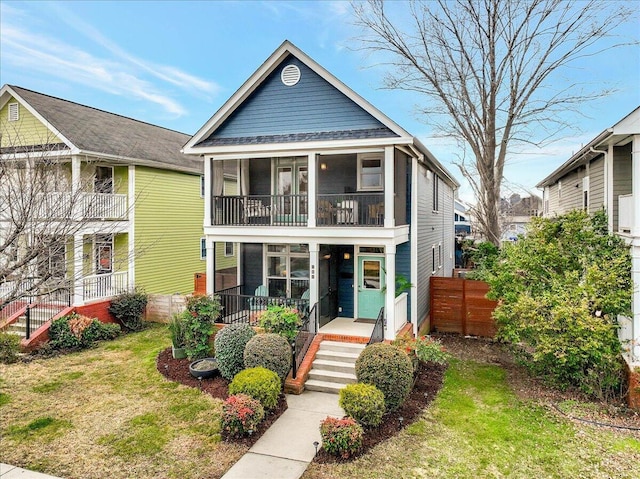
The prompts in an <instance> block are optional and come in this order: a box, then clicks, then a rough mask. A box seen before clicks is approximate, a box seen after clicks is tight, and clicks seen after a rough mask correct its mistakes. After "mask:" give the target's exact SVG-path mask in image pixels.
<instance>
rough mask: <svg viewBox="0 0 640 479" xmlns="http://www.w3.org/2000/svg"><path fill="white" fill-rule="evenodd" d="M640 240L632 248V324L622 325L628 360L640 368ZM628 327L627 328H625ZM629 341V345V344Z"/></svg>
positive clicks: (622, 337)
mask: <svg viewBox="0 0 640 479" xmlns="http://www.w3.org/2000/svg"><path fill="white" fill-rule="evenodd" d="M639 242H640V240H639V239H638V238H634V240H633V243H634V244H633V246H631V279H632V280H633V287H634V288H633V299H632V302H631V310H632V314H631V324H629V323H627V324H626V325H625V324H624V320H622V322H621V324H622V325H623V328H621V330H620V339H621V340H622V341H623V344H622V346H623V347H624V348H626V347H627V345H628V346H629V348H630V350H629V356H628V359H629V361H630V363H631V364H632V365H635V366H640V291H639V290H638V288H639V286H640V244H636V243H639ZM625 326H626V327H625ZM627 341H629V343H627Z"/></svg>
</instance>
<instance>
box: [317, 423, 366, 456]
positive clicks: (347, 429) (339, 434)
mask: <svg viewBox="0 0 640 479" xmlns="http://www.w3.org/2000/svg"><path fill="white" fill-rule="evenodd" d="M363 434H364V431H363V429H362V426H360V424H358V423H357V422H356V421H355V419H353V418H350V417H345V418H344V419H337V418H335V417H327V418H326V419H325V420H323V421H322V422H321V423H320V435H321V436H322V447H323V448H324V450H325V451H327V452H328V453H329V454H333V455H334V456H340V457H342V458H344V459H348V458H349V457H351V456H353V455H354V454H356V453H357V452H358V451H360V449H361V448H362V435H363Z"/></svg>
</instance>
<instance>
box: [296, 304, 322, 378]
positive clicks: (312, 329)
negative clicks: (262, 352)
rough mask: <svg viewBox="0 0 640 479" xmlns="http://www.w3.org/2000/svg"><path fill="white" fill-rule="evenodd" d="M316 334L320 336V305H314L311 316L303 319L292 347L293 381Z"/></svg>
mask: <svg viewBox="0 0 640 479" xmlns="http://www.w3.org/2000/svg"><path fill="white" fill-rule="evenodd" d="M316 334H318V303H316V304H314V305H313V307H312V308H311V310H310V311H309V314H307V315H306V317H303V318H302V326H300V330H299V331H298V335H297V336H296V339H295V340H294V341H293V343H292V345H291V346H292V347H291V354H292V361H291V364H292V367H293V371H292V374H291V376H292V377H293V379H295V378H296V377H297V375H298V369H300V365H301V364H302V361H303V359H304V357H305V356H306V354H307V351H309V346H311V343H312V342H313V338H315V337H316Z"/></svg>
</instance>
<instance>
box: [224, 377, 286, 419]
mask: <svg viewBox="0 0 640 479" xmlns="http://www.w3.org/2000/svg"><path fill="white" fill-rule="evenodd" d="M240 393H242V394H246V395H247V396H251V397H252V398H254V399H257V400H258V401H260V404H262V407H264V408H265V409H273V408H274V407H276V404H278V395H279V394H280V378H279V377H278V375H277V374H276V373H274V372H273V371H270V370H268V369H267V368H263V367H257V368H249V369H245V370H244V371H240V372H239V373H238V374H236V377H235V378H233V381H231V383H230V384H229V394H240Z"/></svg>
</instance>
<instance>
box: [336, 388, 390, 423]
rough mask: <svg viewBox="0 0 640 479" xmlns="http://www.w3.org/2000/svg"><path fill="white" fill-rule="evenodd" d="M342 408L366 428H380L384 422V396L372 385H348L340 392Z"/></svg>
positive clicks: (339, 401)
mask: <svg viewBox="0 0 640 479" xmlns="http://www.w3.org/2000/svg"><path fill="white" fill-rule="evenodd" d="M338 403H339V404H340V407H341V408H342V409H344V412H345V413H347V416H351V417H352V418H353V419H355V420H356V421H358V423H359V424H361V425H362V426H364V427H367V428H371V427H378V426H379V425H380V423H381V422H382V416H383V415H384V410H385V404H384V394H382V391H380V390H379V389H378V388H377V387H375V386H373V385H371V384H365V383H356V384H347V386H346V387H344V388H342V389H341V390H340V399H339V400H338Z"/></svg>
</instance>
